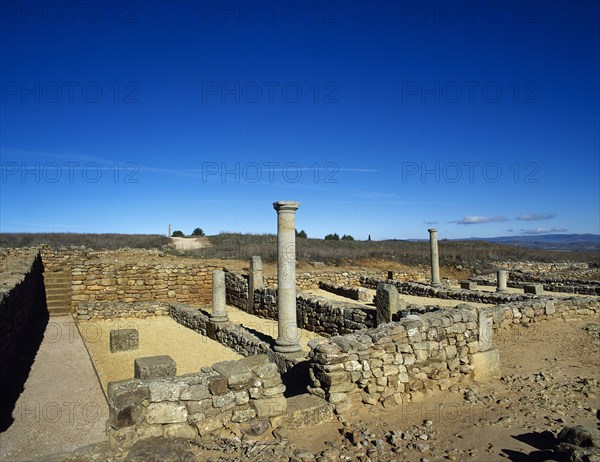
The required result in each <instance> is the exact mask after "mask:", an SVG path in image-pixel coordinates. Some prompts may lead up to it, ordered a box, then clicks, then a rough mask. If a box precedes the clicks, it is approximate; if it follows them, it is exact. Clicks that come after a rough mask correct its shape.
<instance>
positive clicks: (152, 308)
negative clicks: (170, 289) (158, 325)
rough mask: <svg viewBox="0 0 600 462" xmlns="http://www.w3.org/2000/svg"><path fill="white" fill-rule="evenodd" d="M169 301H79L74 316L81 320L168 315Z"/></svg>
mask: <svg viewBox="0 0 600 462" xmlns="http://www.w3.org/2000/svg"><path fill="white" fill-rule="evenodd" d="M170 309H171V306H170V305H169V304H168V303H167V302H139V303H127V302H79V304H78V305H77V307H76V310H75V314H74V317H75V318H77V319H81V320H88V319H111V318H148V317H154V316H168V314H169V310H170Z"/></svg>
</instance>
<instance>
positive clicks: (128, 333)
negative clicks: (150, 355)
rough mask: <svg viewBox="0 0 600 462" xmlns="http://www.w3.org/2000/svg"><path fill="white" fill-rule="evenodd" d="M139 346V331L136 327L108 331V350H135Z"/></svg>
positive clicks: (112, 351)
mask: <svg viewBox="0 0 600 462" xmlns="http://www.w3.org/2000/svg"><path fill="white" fill-rule="evenodd" d="M139 347H140V339H139V333H138V331H137V330H136V329H118V330H111V331H110V352H111V353H116V352H117V351H129V350H137V349H138V348H139Z"/></svg>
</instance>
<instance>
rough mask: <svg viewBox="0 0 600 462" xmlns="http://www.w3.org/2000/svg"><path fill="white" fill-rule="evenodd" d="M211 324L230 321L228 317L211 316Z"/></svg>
mask: <svg viewBox="0 0 600 462" xmlns="http://www.w3.org/2000/svg"><path fill="white" fill-rule="evenodd" d="M208 320H209V321H210V322H227V321H229V317H228V316H211V317H209V318H208Z"/></svg>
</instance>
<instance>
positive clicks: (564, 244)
mask: <svg viewBox="0 0 600 462" xmlns="http://www.w3.org/2000/svg"><path fill="white" fill-rule="evenodd" d="M409 240H410V241H414V242H416V241H423V240H426V239H409ZM449 240H450V241H487V242H496V243H498V244H507V245H515V246H519V247H527V248H531V249H542V250H563V251H569V252H600V234H539V235H523V236H498V237H466V238H463V239H449Z"/></svg>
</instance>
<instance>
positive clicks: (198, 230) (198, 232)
mask: <svg viewBox="0 0 600 462" xmlns="http://www.w3.org/2000/svg"><path fill="white" fill-rule="evenodd" d="M192 236H204V231H202V228H196V229H194V231H192Z"/></svg>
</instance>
